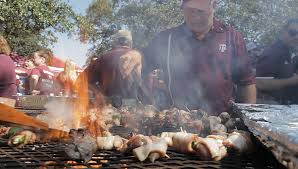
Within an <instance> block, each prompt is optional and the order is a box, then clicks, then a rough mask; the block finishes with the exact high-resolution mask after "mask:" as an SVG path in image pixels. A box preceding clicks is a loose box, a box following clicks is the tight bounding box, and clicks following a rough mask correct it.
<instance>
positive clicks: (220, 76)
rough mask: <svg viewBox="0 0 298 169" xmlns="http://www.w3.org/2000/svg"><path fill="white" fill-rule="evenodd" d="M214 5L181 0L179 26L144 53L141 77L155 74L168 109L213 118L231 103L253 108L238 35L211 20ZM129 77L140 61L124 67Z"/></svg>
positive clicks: (253, 89)
mask: <svg viewBox="0 0 298 169" xmlns="http://www.w3.org/2000/svg"><path fill="white" fill-rule="evenodd" d="M215 6H216V0H184V1H183V3H182V10H183V14H184V18H185V22H184V23H183V24H182V25H180V26H178V27H175V28H172V29H169V30H166V31H163V32H161V33H159V34H158V35H157V36H156V37H155V38H154V39H153V41H152V42H151V43H150V44H149V46H148V47H147V48H145V49H144V62H143V65H142V66H143V72H142V73H143V74H144V75H145V76H146V74H148V73H150V72H151V71H152V70H154V69H161V70H163V72H165V74H166V78H165V79H166V84H167V86H168V90H169V93H170V98H171V99H172V102H173V105H174V106H176V107H178V108H182V109H186V108H188V109H198V108H202V109H204V110H206V111H209V112H210V114H213V115H218V114H219V113H221V112H224V111H227V110H228V109H229V108H230V107H231V104H230V103H231V102H230V100H234V99H235V95H234V93H233V92H234V89H235V88H234V86H237V92H239V93H238V94H239V101H241V102H244V103H255V102H256V87H255V76H254V74H253V71H252V65H251V63H250V60H249V57H248V55H247V50H246V45H245V42H244V40H243V37H242V35H241V34H240V33H239V32H238V31H236V30H235V29H234V28H232V27H230V26H226V25H224V24H222V23H221V22H220V21H218V20H217V19H215V18H214V12H215ZM127 62H128V63H130V64H128V65H126V67H125V68H126V69H124V70H122V71H123V72H122V73H125V72H129V71H126V70H130V69H132V67H134V66H135V65H140V64H141V63H140V60H136V59H135V58H133V57H131V58H130V60H129V61H127Z"/></svg>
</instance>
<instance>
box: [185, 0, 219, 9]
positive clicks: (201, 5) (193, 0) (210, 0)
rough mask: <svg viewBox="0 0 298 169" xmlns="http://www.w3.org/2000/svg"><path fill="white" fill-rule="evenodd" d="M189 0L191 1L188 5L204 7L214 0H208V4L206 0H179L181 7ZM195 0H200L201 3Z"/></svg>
mask: <svg viewBox="0 0 298 169" xmlns="http://www.w3.org/2000/svg"><path fill="white" fill-rule="evenodd" d="M189 1H192V2H190V5H189V6H191V7H194V8H203V9H206V8H207V7H208V6H209V5H211V2H212V1H214V0H208V1H209V2H210V3H209V4H208V3H207V2H206V1H207V0H181V7H183V6H184V5H185V3H186V2H189ZM196 1H197V2H198V1H201V2H202V3H201V4H199V3H196ZM204 1H205V2H204Z"/></svg>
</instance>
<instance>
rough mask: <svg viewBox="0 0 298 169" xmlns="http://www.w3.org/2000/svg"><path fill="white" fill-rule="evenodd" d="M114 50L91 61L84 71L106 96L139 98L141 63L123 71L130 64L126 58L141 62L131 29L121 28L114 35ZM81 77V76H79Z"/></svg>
mask: <svg viewBox="0 0 298 169" xmlns="http://www.w3.org/2000/svg"><path fill="white" fill-rule="evenodd" d="M112 43H113V44H112V50H110V51H108V52H106V53H105V54H103V55H101V56H100V57H98V59H96V60H94V61H93V62H91V64H90V65H89V66H88V67H87V68H86V69H85V71H84V73H86V74H87V75H88V82H89V84H91V86H93V87H94V88H99V90H100V91H101V92H102V94H104V95H105V96H121V97H123V98H135V99H136V98H137V91H138V87H139V85H140V84H139V83H140V79H141V74H140V72H141V64H138V65H135V66H134V67H131V69H129V70H126V71H127V72H126V71H122V70H123V66H125V65H126V64H128V63H127V62H126V60H127V59H126V58H133V59H135V60H137V61H138V62H141V58H142V56H141V54H140V53H139V52H138V51H136V50H134V49H132V36H131V33H130V32H129V31H126V30H119V31H118V32H117V33H116V34H114V35H113V36H112ZM79 78H80V77H79Z"/></svg>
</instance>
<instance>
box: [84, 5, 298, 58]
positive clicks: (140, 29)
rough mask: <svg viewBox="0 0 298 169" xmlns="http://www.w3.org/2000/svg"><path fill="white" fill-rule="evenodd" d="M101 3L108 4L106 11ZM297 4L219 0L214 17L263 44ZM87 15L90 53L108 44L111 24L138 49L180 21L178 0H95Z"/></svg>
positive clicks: (282, 23) (251, 39) (293, 12)
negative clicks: (91, 29)
mask: <svg viewBox="0 0 298 169" xmlns="http://www.w3.org/2000/svg"><path fill="white" fill-rule="evenodd" d="M100 3H105V4H108V5H107V6H106V7H107V8H106V9H109V10H108V12H107V15H106V14H105V13H103V12H102V8H103V6H101V5H100ZM297 8H298V1H297V0H275V1H272V0H249V1H240V0H231V1H226V0H218V6H217V13H216V17H217V18H219V19H220V20H222V21H223V22H225V23H226V24H229V25H232V26H234V27H236V28H237V30H239V31H241V32H242V33H243V35H244V37H245V39H246V41H247V42H255V43H258V44H262V45H265V44H268V43H269V42H271V41H272V40H273V39H275V38H276V36H277V33H278V31H279V30H280V29H281V27H282V26H283V25H284V24H285V21H286V20H288V19H289V18H292V17H297V16H298V11H297V10H296V9H297ZM96 9H97V10H96ZM86 19H88V20H89V21H90V23H92V26H93V27H95V29H94V30H98V32H97V34H94V33H93V34H92V33H91V34H92V35H90V36H92V38H91V39H90V43H91V44H94V46H93V48H92V52H93V53H101V52H103V51H105V50H107V49H109V48H110V46H109V40H110V39H109V35H110V34H111V33H112V32H113V31H112V30H113V29H111V25H115V27H116V28H118V29H119V28H120V27H124V28H128V29H129V30H131V31H132V33H133V38H134V45H135V47H136V48H138V49H140V48H142V47H144V46H146V45H147V43H148V42H149V41H150V40H151V39H152V38H153V37H154V35H155V34H156V33H158V32H160V31H162V30H165V29H167V28H170V27H174V26H176V25H179V24H181V23H182V22H183V16H182V13H181V7H180V0H125V1H124V0H122V1H111V0H96V1H94V2H93V4H92V5H91V6H90V8H89V9H88V14H87V17H86ZM99 32H100V33H99ZM94 42H96V43H94ZM98 49H100V50H98Z"/></svg>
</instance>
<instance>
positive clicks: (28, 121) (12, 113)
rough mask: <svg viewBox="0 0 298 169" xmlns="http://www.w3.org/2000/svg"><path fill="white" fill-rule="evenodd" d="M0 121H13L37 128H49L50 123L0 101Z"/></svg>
mask: <svg viewBox="0 0 298 169" xmlns="http://www.w3.org/2000/svg"><path fill="white" fill-rule="evenodd" d="M0 122H6V123H13V124H17V125H21V126H28V127H34V128H37V129H42V130H48V129H49V125H48V124H46V123H44V122H42V121H40V120H37V119H35V118H33V117H31V116H28V115H26V114H25V113H24V112H21V111H18V110H16V109H14V108H12V107H9V106H7V105H5V104H2V103H0Z"/></svg>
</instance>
